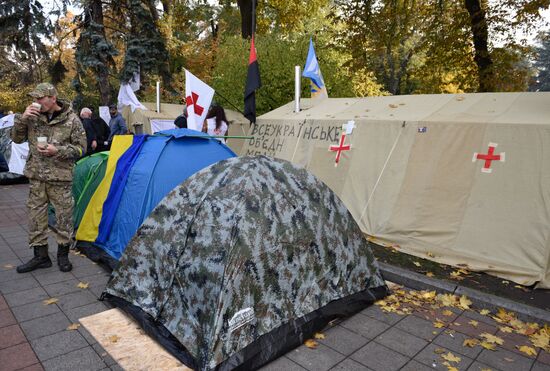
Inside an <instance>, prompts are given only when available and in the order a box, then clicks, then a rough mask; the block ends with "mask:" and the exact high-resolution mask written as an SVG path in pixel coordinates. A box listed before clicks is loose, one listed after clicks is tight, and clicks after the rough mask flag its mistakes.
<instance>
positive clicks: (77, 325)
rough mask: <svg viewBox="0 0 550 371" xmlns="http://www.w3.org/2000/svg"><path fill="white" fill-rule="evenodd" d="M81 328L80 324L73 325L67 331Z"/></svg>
mask: <svg viewBox="0 0 550 371" xmlns="http://www.w3.org/2000/svg"><path fill="white" fill-rule="evenodd" d="M79 327H80V324H79V323H73V324H71V325H70V326H69V327H67V330H76V329H78V328H79Z"/></svg>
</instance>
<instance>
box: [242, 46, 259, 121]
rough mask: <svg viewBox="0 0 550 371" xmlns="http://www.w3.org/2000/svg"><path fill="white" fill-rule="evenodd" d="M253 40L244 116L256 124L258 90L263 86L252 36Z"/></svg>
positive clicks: (245, 91)
mask: <svg viewBox="0 0 550 371" xmlns="http://www.w3.org/2000/svg"><path fill="white" fill-rule="evenodd" d="M251 40H252V41H251V43H250V58H249V59H248V73H247V75H246V86H245V88H244V116H245V117H246V118H247V119H248V120H250V122H256V89H258V88H259V87H260V86H262V82H261V81H260V66H259V65H258V60H257V59H256V48H255V47H254V35H252V39H251Z"/></svg>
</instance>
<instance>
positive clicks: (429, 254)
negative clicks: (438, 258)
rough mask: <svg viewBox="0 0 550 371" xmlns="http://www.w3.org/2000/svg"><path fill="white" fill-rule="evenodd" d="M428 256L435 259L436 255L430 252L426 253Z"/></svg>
mask: <svg viewBox="0 0 550 371" xmlns="http://www.w3.org/2000/svg"><path fill="white" fill-rule="evenodd" d="M426 255H428V256H429V257H430V258H433V257H435V255H434V254H433V253H431V252H429V251H428V252H427V253H426Z"/></svg>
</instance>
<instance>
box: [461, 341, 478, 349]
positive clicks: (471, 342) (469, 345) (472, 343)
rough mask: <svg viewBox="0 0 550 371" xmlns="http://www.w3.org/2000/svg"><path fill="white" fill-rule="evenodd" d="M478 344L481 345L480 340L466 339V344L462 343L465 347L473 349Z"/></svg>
mask: <svg viewBox="0 0 550 371" xmlns="http://www.w3.org/2000/svg"><path fill="white" fill-rule="evenodd" d="M478 344H479V340H477V339H464V342H462V346H463V347H470V348H473V347H475V346H476V345H478Z"/></svg>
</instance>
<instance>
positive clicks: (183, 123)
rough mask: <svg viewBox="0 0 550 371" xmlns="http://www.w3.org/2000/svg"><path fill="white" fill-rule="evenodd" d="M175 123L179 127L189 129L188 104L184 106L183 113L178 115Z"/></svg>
mask: <svg viewBox="0 0 550 371" xmlns="http://www.w3.org/2000/svg"><path fill="white" fill-rule="evenodd" d="M174 125H176V127H177V128H179V129H187V106H185V107H184V108H183V113H182V114H181V115H179V116H178V117H176V119H175V120H174Z"/></svg>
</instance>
